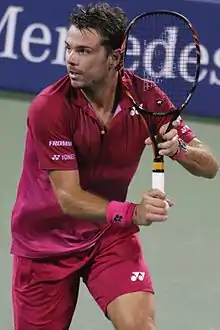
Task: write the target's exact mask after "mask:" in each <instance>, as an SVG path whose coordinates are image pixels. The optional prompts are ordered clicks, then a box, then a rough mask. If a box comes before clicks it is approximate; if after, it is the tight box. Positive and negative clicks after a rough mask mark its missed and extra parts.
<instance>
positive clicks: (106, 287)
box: [13, 228, 153, 330]
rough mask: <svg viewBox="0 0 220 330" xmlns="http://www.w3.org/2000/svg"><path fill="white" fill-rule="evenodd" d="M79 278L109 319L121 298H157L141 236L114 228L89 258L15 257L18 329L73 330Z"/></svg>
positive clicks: (86, 254)
mask: <svg viewBox="0 0 220 330" xmlns="http://www.w3.org/2000/svg"><path fill="white" fill-rule="evenodd" d="M80 278H82V279H83V282H84V283H85V284H86V286H87V287H88V289H89V291H90V293H91V295H92V296H93V298H94V299H95V301H96V302H97V304H98V305H99V306H100V308H101V309H102V310H103V312H104V313H105V314H106V310H107V306H108V304H109V303H110V302H111V301H113V300H114V299H115V298H117V297H118V296H121V295H123V294H125V293H130V292H135V291H148V292H152V293H153V288H152V282H151V278H150V274H149V270H148V268H147V266H146V264H145V261H144V258H143V254H142V250H141V247H140V243H139V238H138V234H137V233H127V234H126V232H125V231H124V229H121V230H118V228H117V230H116V229H114V228H112V229H110V230H109V231H108V232H106V233H105V234H104V235H103V236H102V238H101V239H100V240H99V242H98V243H97V244H96V245H95V247H93V248H91V249H90V250H88V251H86V252H82V253H77V254H74V255H71V256H65V257H63V256H62V257H60V256H59V257H57V256H56V257H51V258H47V259H44V260H35V259H34V260H31V259H27V258H23V257H14V266H13V307H14V323H15V326H14V329H15V330H37V329H41V330H60V329H68V328H69V325H70V323H71V320H72V316H73V313H74V310H75V307H76V303H77V298H78V290H79V281H80Z"/></svg>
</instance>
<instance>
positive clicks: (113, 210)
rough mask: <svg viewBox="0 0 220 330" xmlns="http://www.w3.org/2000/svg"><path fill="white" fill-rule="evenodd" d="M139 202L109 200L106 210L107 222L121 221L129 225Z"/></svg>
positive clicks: (120, 222)
mask: <svg viewBox="0 0 220 330" xmlns="http://www.w3.org/2000/svg"><path fill="white" fill-rule="evenodd" d="M136 205H137V204H134V203H129V202H116V201H112V202H109V204H108V207H107V212H106V220H107V223H119V224H121V225H123V226H129V225H130V224H131V222H132V217H133V214H134V210H135V208H136Z"/></svg>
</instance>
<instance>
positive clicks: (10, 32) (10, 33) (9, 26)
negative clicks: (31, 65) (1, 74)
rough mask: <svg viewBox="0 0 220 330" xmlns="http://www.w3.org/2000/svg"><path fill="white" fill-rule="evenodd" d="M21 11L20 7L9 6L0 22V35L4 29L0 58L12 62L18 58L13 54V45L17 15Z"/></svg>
mask: <svg viewBox="0 0 220 330" xmlns="http://www.w3.org/2000/svg"><path fill="white" fill-rule="evenodd" d="M22 11H24V9H23V8H22V7H15V6H10V7H8V9H7V10H6V12H5V14H4V16H3V18H2V19H1V21H0V33H2V31H3V29H4V27H5V45H4V50H3V51H2V52H0V57H6V58H10V59H13V60H15V59H17V58H18V55H17V54H15V53H14V43H15V33H16V24H17V19H18V13H21V12H22Z"/></svg>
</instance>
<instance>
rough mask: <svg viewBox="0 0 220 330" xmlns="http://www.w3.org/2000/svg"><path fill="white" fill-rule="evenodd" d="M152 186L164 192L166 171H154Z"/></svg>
mask: <svg viewBox="0 0 220 330" xmlns="http://www.w3.org/2000/svg"><path fill="white" fill-rule="evenodd" d="M152 188H153V189H158V190H160V191H162V192H164V172H163V173H158V172H152Z"/></svg>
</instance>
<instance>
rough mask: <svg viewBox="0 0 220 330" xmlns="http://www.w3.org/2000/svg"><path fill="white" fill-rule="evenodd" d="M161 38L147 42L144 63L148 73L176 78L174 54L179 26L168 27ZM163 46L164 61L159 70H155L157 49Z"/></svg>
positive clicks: (154, 75)
mask: <svg viewBox="0 0 220 330" xmlns="http://www.w3.org/2000/svg"><path fill="white" fill-rule="evenodd" d="M162 37H163V38H161V39H155V40H153V41H151V42H150V43H148V44H147V46H146V48H145V51H144V54H143V65H144V70H145V71H146V74H147V75H150V76H153V77H155V78H159V77H165V78H175V74H174V72H173V69H174V56H175V48H176V42H177V28H176V27H175V26H173V27H167V28H166V29H165V33H164V34H163V36H162ZM158 47H160V48H161V47H163V49H164V52H165V53H164V62H163V63H162V64H161V66H160V70H159V71H154V69H153V63H154V56H155V54H156V49H157V48H158Z"/></svg>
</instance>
